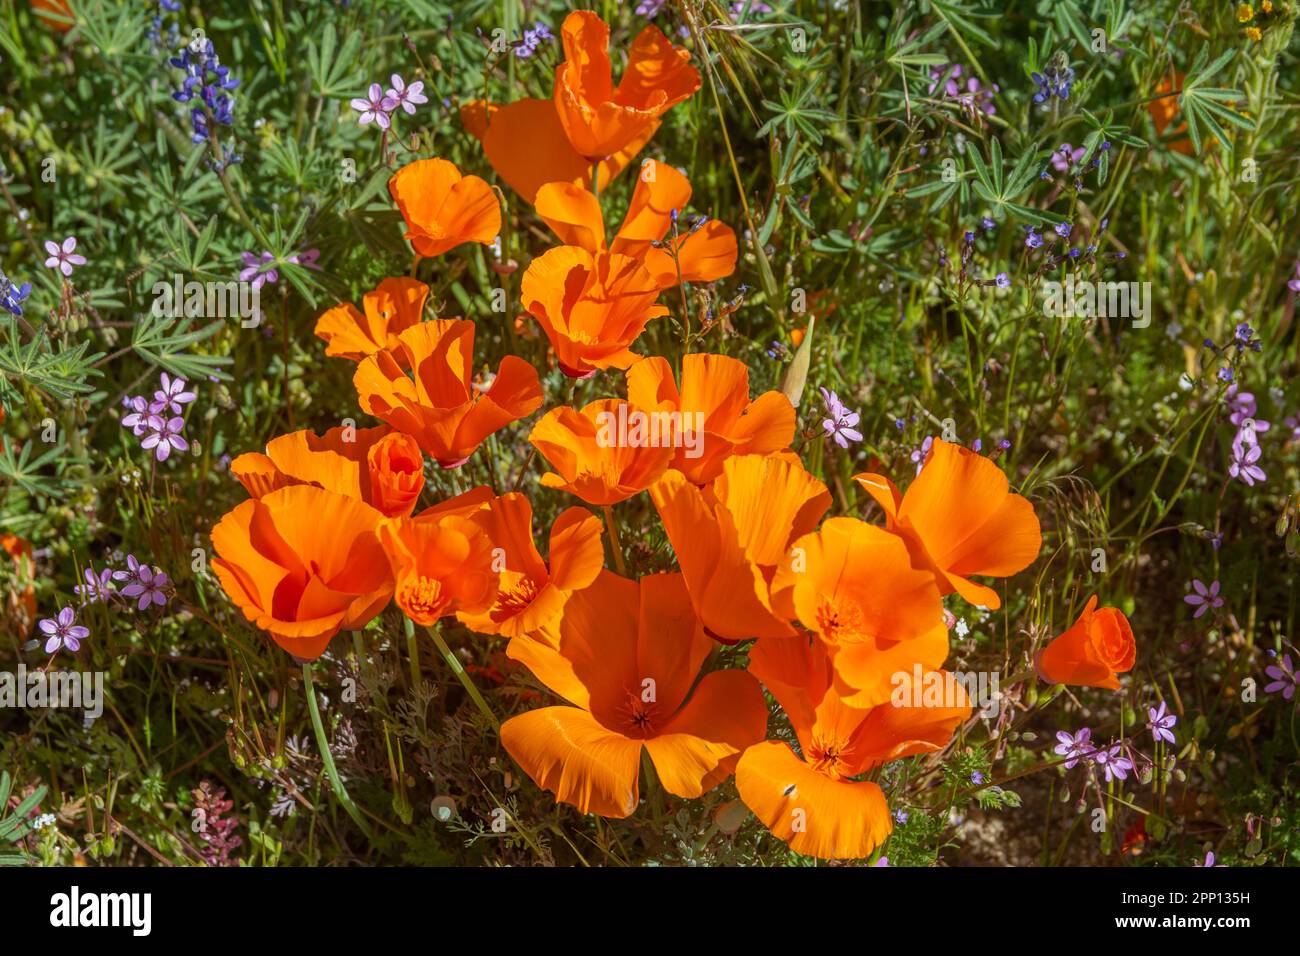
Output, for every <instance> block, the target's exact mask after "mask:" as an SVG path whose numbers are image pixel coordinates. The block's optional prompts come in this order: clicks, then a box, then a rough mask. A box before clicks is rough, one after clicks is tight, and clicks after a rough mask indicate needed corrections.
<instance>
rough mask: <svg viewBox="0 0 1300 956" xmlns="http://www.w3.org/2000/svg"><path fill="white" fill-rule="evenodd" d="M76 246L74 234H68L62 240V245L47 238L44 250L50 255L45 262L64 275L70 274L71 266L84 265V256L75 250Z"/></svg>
mask: <svg viewBox="0 0 1300 956" xmlns="http://www.w3.org/2000/svg"><path fill="white" fill-rule="evenodd" d="M76 248H77V237H76V236H68V238H66V239H64V240H63V245H62V246H60V245H59V244H58V243H56V242H51V241H50V240H48V239H47V240H46V241H45V251H46V252H48V253H49V254H50V257H49V258H48V259H46V260H45V264H46V265H47V266H48V267H49V268H51V269H58V270H59V271H60V272H62V273H63V274H64V275H65V276H70V275H72V267H73V266H84V265H85V264H86V257H85V256H83V255H81V254H80V253H78V252H76V251H75V250H76Z"/></svg>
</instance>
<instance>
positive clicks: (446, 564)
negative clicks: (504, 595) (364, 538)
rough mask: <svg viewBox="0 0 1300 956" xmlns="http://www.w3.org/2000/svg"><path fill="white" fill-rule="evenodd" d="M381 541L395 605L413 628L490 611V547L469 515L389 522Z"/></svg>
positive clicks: (494, 581)
mask: <svg viewBox="0 0 1300 956" xmlns="http://www.w3.org/2000/svg"><path fill="white" fill-rule="evenodd" d="M379 536H380V540H381V541H382V542H383V544H384V550H385V551H386V552H387V554H388V560H389V562H390V564H391V566H392V573H393V579H394V580H393V587H394V598H395V600H396V602H397V606H398V607H399V608H401V609H402V613H403V614H405V615H406V616H407V617H409V618H410V619H411V620H412V621H414V622H415V623H416V624H422V625H425V626H428V625H431V624H434V623H435V622H436V621H438V620H439V619H440V618H443V617H447V616H449V615H452V614H456V613H457V612H460V611H465V612H468V613H471V614H472V613H478V612H481V611H483V610H485V609H486V608H488V607H489V606H491V604H492V601H493V599H494V598H495V597H496V592H497V572H496V571H495V569H494V568H493V545H492V541H491V539H490V538H489V537H488V535H487V532H486V531H484V530H483V527H482V526H481V525H480V524H478V523H477V522H476V521H474V520H473V518H472V517H471V516H468V515H464V514H439V515H429V516H424V517H418V518H402V519H396V520H389V521H386V522H385V523H384V524H383V525H381V526H380V529H379Z"/></svg>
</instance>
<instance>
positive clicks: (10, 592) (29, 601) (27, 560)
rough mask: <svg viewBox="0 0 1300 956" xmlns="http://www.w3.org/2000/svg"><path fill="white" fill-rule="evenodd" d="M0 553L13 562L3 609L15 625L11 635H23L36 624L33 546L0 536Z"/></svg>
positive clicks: (27, 542)
mask: <svg viewBox="0 0 1300 956" xmlns="http://www.w3.org/2000/svg"><path fill="white" fill-rule="evenodd" d="M0 551H3V552H4V553H5V554H7V555H8V556H9V559H10V560H11V561H12V562H13V571H12V579H9V578H10V576H9V574H5V575H4V576H3V578H4V579H9V580H8V583H9V585H10V586H9V587H8V588H7V594H6V595H5V598H6V599H5V603H4V607H3V608H2V610H3V611H4V617H5V618H8V619H9V620H10V621H11V622H12V623H13V625H14V628H15V630H14V633H16V634H26V633H27V632H28V631H29V630H31V627H32V625H33V624H35V623H36V567H35V565H34V564H33V562H32V543H31V542H30V541H27V540H25V539H23V538H20V537H18V535H16V534H0Z"/></svg>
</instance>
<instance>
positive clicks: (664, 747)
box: [645, 670, 767, 798]
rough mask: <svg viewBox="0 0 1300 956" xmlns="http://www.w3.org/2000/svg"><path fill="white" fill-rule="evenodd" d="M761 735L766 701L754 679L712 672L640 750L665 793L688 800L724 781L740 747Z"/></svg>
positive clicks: (741, 674) (732, 672) (739, 673)
mask: <svg viewBox="0 0 1300 956" xmlns="http://www.w3.org/2000/svg"><path fill="white" fill-rule="evenodd" d="M766 733H767V703H766V701H765V700H764V699H763V690H762V688H761V687H759V685H758V681H756V680H754V678H753V677H751V676H750V675H748V674H746V673H745V672H744V671H738V670H724V671H714V672H713V673H711V674H706V675H705V676H704V678H703V679H702V680H701V681H700V682H699V684H698V685H697V686H696V688H695V690H694V692H693V693H692V694H691V698H690V700H689V701H687V702H686V706H685V707H683V708H682V709H681V710H680V711H678V712H677V714H676V716H674V717H673V719H672V722H671V723H670V724H669V725H668V726H667V727H665V728H664V729H663V730H662V731H660V732H659V733H658V734H657V735H656V736H654V737H651V738H650V739H648V740H646V742H645V748H646V750H647V751H649V753H650V759H651V760H653V761H654V765H655V771H656V773H658V775H659V782H660V783H662V784H663V786H664V789H665V790H667V791H668V792H669V793H672V794H676V795H677V796H679V797H687V798H693V797H698V796H700V795H701V794H704V793H706V792H708V791H709V790H712V789H713V788H714V787H715V786H717V785H718V784H719V783H721V782H722V781H723V780H725V779H726V778H727V777H729V776H730V775H731V773H732V771H733V770H734V769H735V767H736V762H737V761H738V760H739V759H740V754H741V753H742V752H743V751H744V750H745V748H746V747H749V746H752V745H753V744H756V743H758V742H759V741H760V740H762V739H763V736H764V735H765V734H766Z"/></svg>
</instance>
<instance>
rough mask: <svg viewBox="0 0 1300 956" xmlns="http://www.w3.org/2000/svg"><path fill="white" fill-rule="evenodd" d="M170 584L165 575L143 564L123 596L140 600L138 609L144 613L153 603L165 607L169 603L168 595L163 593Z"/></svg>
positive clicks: (123, 592)
mask: <svg viewBox="0 0 1300 956" xmlns="http://www.w3.org/2000/svg"><path fill="white" fill-rule="evenodd" d="M170 583H171V582H170V581H169V580H168V578H167V575H166V574H165V573H163V572H162V571H155V570H154V569H153V568H151V567H149V565H147V564H142V565H140V567H139V569H138V570H137V572H136V579H135V580H134V581H132V582H131V583H130V584H128V585H127V586H126V587H124V588H122V595H123V596H124V597H129V598H139V599H140V600H139V602H137V604H136V609H137V610H140V611H143V610H144V609H145V608H147V607H148V606H149V605H150V604H151V603H152V604H157V605H158V606H159V607H163V606H164V605H165V604H166V603H167V595H166V594H165V593H164V592H163V589H164V588H166V587H167V585H168V584H170Z"/></svg>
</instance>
